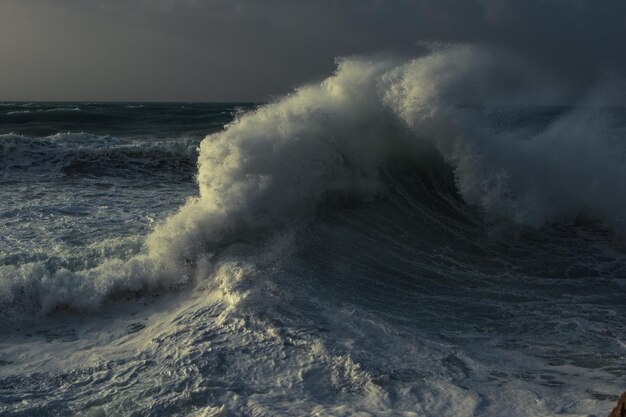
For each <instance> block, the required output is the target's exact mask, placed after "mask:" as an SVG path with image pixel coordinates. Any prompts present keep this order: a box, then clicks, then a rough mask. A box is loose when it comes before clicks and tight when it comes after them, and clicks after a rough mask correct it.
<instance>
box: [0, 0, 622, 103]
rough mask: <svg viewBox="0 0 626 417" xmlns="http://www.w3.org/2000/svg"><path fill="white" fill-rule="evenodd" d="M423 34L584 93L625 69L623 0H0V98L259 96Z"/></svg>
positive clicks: (412, 42) (408, 50) (410, 48)
mask: <svg viewBox="0 0 626 417" xmlns="http://www.w3.org/2000/svg"><path fill="white" fill-rule="evenodd" d="M418 41H444V42H466V43H480V44H486V45H495V46H498V47H504V48H507V49H511V50H513V51H515V52H516V53H518V54H521V55H523V56H526V57H527V58H528V59H529V60H530V61H533V62H535V63H536V64H537V65H539V66H543V67H545V68H546V69H547V71H549V72H551V73H553V74H555V75H556V76H557V77H560V78H563V79H565V81H566V83H568V84H569V85H571V86H572V87H575V88H576V89H578V90H581V91H582V90H584V89H585V88H587V87H589V86H591V85H593V84H594V83H597V82H598V80H600V79H601V78H602V77H606V74H609V73H610V74H612V76H613V77H619V76H621V75H622V74H624V73H625V72H626V71H625V68H626V59H625V58H624V52H623V51H624V47H625V46H626V2H623V1H618V0H602V1H598V0H593V1H591V0H569V1H567V0H559V1H557V0H537V1H513V0H473V1H472V0H468V1H461V0H413V1H408V0H208V1H200V0H153V1H148V0H130V1H129V0H81V1H79V0H57V1H55V2H50V1H43V0H19V1H17V0H2V2H0V52H1V56H2V65H1V67H0V99H24V100H31V99H81V100H95V99H100V100H116V99H118V100H133V99H134V100H263V99H266V98H268V97H271V96H273V95H276V94H281V93H284V92H286V91H289V90H290V89H291V88H293V87H294V86H296V85H298V84H300V83H302V82H305V81H308V80H314V79H318V78H321V77H323V76H324V75H326V74H328V73H329V72H331V71H332V70H333V68H334V58H335V57H337V56H343V55H350V54H362V53H381V52H386V53H390V52H391V53H395V54H415V53H417V51H418V50H419V48H417V47H416V45H417V44H418Z"/></svg>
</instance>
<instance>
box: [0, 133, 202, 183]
mask: <svg viewBox="0 0 626 417" xmlns="http://www.w3.org/2000/svg"><path fill="white" fill-rule="evenodd" d="M197 146H198V142H197V141H195V140H192V139H189V140H172V141H163V140H162V141H147V140H144V141H142V140H129V139H119V138H114V137H110V136H99V135H92V134H87V133H60V134H56V135H52V136H48V137H44V138H35V137H28V136H22V135H14V134H9V135H0V169H2V170H3V172H4V174H5V175H14V174H15V175H24V174H29V175H53V176H58V175H62V176H67V175H94V176H101V175H127V174H133V173H135V174H140V173H144V174H152V175H162V174H163V173H165V172H167V173H170V174H171V173H173V172H176V171H179V172H180V173H182V174H184V175H191V174H193V169H194V167H195V163H196V157H197V150H196V149H197Z"/></svg>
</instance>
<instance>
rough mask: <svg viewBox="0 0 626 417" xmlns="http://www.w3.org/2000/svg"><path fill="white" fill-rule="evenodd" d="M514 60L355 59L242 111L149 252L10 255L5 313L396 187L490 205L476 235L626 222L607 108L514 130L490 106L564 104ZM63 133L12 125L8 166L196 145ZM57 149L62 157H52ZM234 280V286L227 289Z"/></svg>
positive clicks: (184, 276) (173, 280)
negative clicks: (21, 259)
mask: <svg viewBox="0 0 626 417" xmlns="http://www.w3.org/2000/svg"><path fill="white" fill-rule="evenodd" d="M504 58H506V59H503V57H502V56H498V55H494V54H492V53H489V52H487V51H485V50H482V49H478V48H473V47H465V46H462V47H449V48H445V49H442V50H437V51H434V52H433V53H431V54H429V55H427V56H424V57H420V58H416V59H410V60H378V59H359V58H354V59H346V60H343V61H341V62H340V64H339V67H338V69H337V71H336V73H335V74H334V75H333V76H331V77H329V78H328V79H326V80H324V81H323V82H322V83H321V84H319V85H311V86H306V87H303V88H300V89H298V90H297V91H296V92H294V93H293V94H292V95H290V96H288V97H286V98H284V99H281V100H279V101H277V102H274V103H270V104H267V105H264V106H262V107H260V108H258V109H257V110H255V111H252V112H248V113H245V114H243V115H240V116H239V117H237V118H236V120H235V121H234V122H232V123H231V124H230V125H229V126H227V128H226V129H225V130H224V131H222V132H219V133H215V134H212V135H210V136H208V137H206V138H205V139H204V140H203V141H202V143H201V145H200V155H199V158H198V165H199V168H198V173H197V181H198V185H199V197H197V198H192V199H190V200H189V201H188V203H187V204H186V205H184V206H183V207H181V209H180V210H179V212H178V213H177V214H175V215H173V216H172V217H170V218H168V219H166V220H165V221H164V222H163V223H161V224H160V225H158V226H157V227H156V229H155V230H154V232H153V233H152V234H150V235H149V236H148V237H147V238H146V241H145V248H144V250H143V251H142V252H141V253H140V254H139V255H137V256H136V257H133V258H132V259H130V260H124V261H121V260H116V259H106V260H103V262H102V263H101V264H100V266H98V267H96V268H93V269H88V270H83V271H69V270H57V271H50V270H46V268H45V267H44V266H42V265H40V264H28V265H9V266H4V267H0V276H1V277H2V278H1V279H0V310H1V311H3V312H5V314H9V315H13V316H14V315H16V314H17V315H19V314H22V313H25V312H29V313H31V314H32V313H33V312H34V313H35V314H38V313H45V312H49V311H51V310H54V309H55V308H58V307H68V308H73V309H79V310H90V309H93V308H96V307H97V306H98V305H99V304H100V303H101V302H102V301H103V300H105V299H107V298H110V297H114V296H115V295H116V294H125V293H135V292H142V291H149V290H155V289H168V288H178V287H180V286H182V285H185V284H186V283H188V282H190V281H196V280H199V279H206V277H207V276H212V271H213V270H214V269H215V268H217V269H219V268H222V270H223V269H224V264H223V262H224V260H225V259H227V258H228V256H232V254H233V253H237V254H238V255H237V256H238V259H240V261H238V262H240V263H241V262H244V261H241V258H246V257H245V256H242V255H241V253H247V252H245V250H243V249H241V247H242V245H244V246H245V244H246V242H247V244H250V242H255V241H264V240H265V239H269V238H270V237H271V236H275V235H277V234H278V235H280V233H283V232H285V231H289V230H296V229H298V228H299V227H305V226H307V225H310V224H315V222H316V220H318V216H319V215H320V210H329V211H331V212H332V211H333V210H336V211H341V210H342V209H343V208H345V207H350V206H359V205H365V204H368V202H371V201H375V200H385V199H389V198H390V194H393V195H396V196H397V195H398V193H400V194H404V195H405V198H404V199H403V211H402V212H404V213H406V212H408V210H409V209H411V207H412V209H411V210H413V211H414V213H417V214H418V215H419V216H423V217H424V218H427V219H428V222H425V223H427V224H431V225H432V224H441V225H443V224H445V222H447V221H448V220H449V217H450V216H453V217H456V218H460V219H464V218H465V219H466V220H464V221H467V222H470V220H467V219H470V218H471V219H474V220H472V222H476V220H475V218H476V216H475V214H476V213H480V215H481V216H482V218H481V219H480V221H478V226H476V225H473V226H471V227H470V225H468V226H467V227H468V228H467V229H463V226H462V225H463V224H464V223H463V222H461V223H459V224H460V226H458V227H456V226H455V227H456V229H455V230H456V231H455V233H457V236H461V237H462V239H463V240H467V241H471V233H470V230H472V228H474V227H484V224H482V226H481V223H480V222H485V220H488V221H495V222H497V221H503V222H507V223H511V224H515V225H519V226H521V227H530V228H540V227H543V226H546V225H550V224H554V223H558V224H572V223H573V222H575V221H578V220H579V219H581V218H586V219H593V220H594V221H600V222H603V223H604V225H605V226H606V227H607V228H613V229H615V230H623V228H624V227H625V226H626V195H624V194H623V193H620V192H619V190H621V189H622V188H623V184H626V165H625V164H624V161H623V157H622V155H623V154H624V152H623V151H624V150H623V148H622V147H621V145H620V144H619V143H615V142H614V141H610V140H608V138H609V136H610V135H609V134H608V130H607V129H608V128H607V125H606V121H605V119H604V117H603V116H602V115H601V114H599V113H598V112H595V111H593V110H590V109H589V108H588V107H576V108H573V109H571V110H570V111H568V112H565V113H564V114H562V115H558V117H556V118H554V120H550V121H549V122H547V123H545V124H543V125H542V126H541V127H540V128H534V129H509V130H503V128H502V127H501V126H497V123H496V124H494V123H493V122H492V121H490V118H489V115H490V114H491V112H492V111H493V110H494V109H497V108H499V107H500V106H501V105H502V104H506V105H518V106H525V105H529V104H532V105H536V104H545V103H554V102H558V100H559V97H558V94H557V93H556V92H554V88H553V86H551V85H550V84H549V83H548V84H544V83H543V81H541V80H542V79H543V78H542V77H539V76H538V75H537V73H535V72H533V70H532V68H527V67H524V66H523V64H522V63H520V62H517V61H515V60H514V59H511V58H510V57H504ZM503 85H506V88H503ZM476 104H479V106H477V105H476ZM61 139H63V138H61V137H51V138H46V139H43V140H41V141H39V140H35V139H28V140H27V141H30V142H29V143H27V144H25V145H23V144H21V142H22V141H24V138H16V137H5V138H3V139H2V141H0V143H2V144H3V145H2V146H3V148H2V149H3V151H2V155H3V156H2V158H3V159H2V161H3V163H4V164H5V165H4V166H5V167H10V164H11V163H13V162H10V161H18V162H17V165H16V166H18V167H19V165H20V164H22V165H23V166H25V167H26V166H34V165H35V162H37V163H40V162H42V161H44V162H45V163H47V164H51V165H54V166H56V164H60V165H61V166H62V167H66V166H68V163H67V160H68V159H69V160H70V161H74V162H71V163H74V164H75V163H76V162H75V161H81V160H83V159H84V158H85V156H84V154H83V152H86V153H87V155H88V157H87V160H88V161H90V162H89V163H95V164H97V165H98V166H100V167H104V166H106V165H107V164H110V163H111V162H112V161H115V160H116V158H118V155H121V156H120V158H122V159H123V160H124V161H125V162H124V163H138V164H139V165H142V166H143V164H148V165H149V161H151V160H152V159H153V158H154V157H155V153H156V159H157V161H159V160H160V161H166V160H167V155H170V154H169V153H168V152H172V154H171V155H174V156H175V158H182V160H185V161H188V160H189V159H190V157H189V155H190V153H192V152H191V151H190V150H189V148H187V149H182V150H174V151H171V150H169V149H168V150H166V151H163V150H162V149H159V150H156V149H154V148H151V147H150V146H148V145H146V146H147V147H146V148H142V147H141V146H140V145H132V146H123V145H120V144H117V143H112V144H109V145H107V146H104V147H101V148H99V149H96V150H93V149H90V150H82V149H80V148H78V149H71V150H70V151H69V153H65V152H66V149H67V147H66V146H62V147H59V145H58V143H59V142H60V141H61ZM65 139H67V138H65ZM83 139H84V138H83ZM86 139H87V140H90V138H86ZM80 140H82V139H80ZM80 140H79V141H76V143H79V142H80ZM98 140H102V139H101V138H99V139H98ZM37 147H43V148H44V149H45V150H44V151H41V152H39V151H37V150H36V149H37ZM30 149H34V150H32V151H31V150H30ZM51 150H52V153H55V152H56V153H58V154H60V155H61V156H60V157H59V159H55V160H53V161H49V160H47V159H46V160H44V159H43V158H47V157H46V156H45V155H48V154H50V151H51ZM164 154H165V156H164ZM16 155H18V156H17V157H16ZM38 158H42V159H38ZM137 160H138V161H139V162H137ZM20 161H29V162H20ZM58 161H60V162H58ZM70 165H71V164H70ZM63 169H65V168H63ZM394 193H395V194H394ZM394 198H395V197H394ZM437 201H439V202H440V203H436V202H437ZM446 207H447V209H446ZM446 210H448V211H450V212H451V214H449V215H444V214H445V213H446ZM399 213H400V212H399ZM442 213H443V214H442ZM395 221H396V222H398V223H402V221H403V219H402V218H397V219H395ZM407 221H408V219H407ZM472 224H473V223H472ZM399 229H401V228H400V227H399ZM440 229H441V230H445V227H443V226H441V227H440ZM433 236H436V234H433ZM283 246H284V245H283ZM283 246H281V247H283ZM233 248H239V249H233ZM374 249H375V248H374ZM287 252H288V251H286V252H285V253H287ZM281 253H282V252H281ZM285 256H288V255H285ZM261 258H262V257H261V255H260V254H258V253H256V254H255V253H254V252H253V253H250V254H249V255H248V257H247V258H246V259H248V261H247V262H249V263H250V264H254V262H257V261H259V259H261ZM453 261H454V258H451V260H450V262H453ZM244 263H245V262H244ZM468 267H469V266H468V265H466V264H464V265H463V268H468ZM250 268H253V267H252V266H251V267H250ZM244 269H245V268H244ZM228 276H229V275H228V274H225V275H223V276H222V278H221V279H222V284H221V285H228V283H227V282H226V283H225V281H224V280H226V281H228V279H229V278H228ZM233 279H234V278H233ZM6 312H10V313H6Z"/></svg>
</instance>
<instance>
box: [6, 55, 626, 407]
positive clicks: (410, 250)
mask: <svg viewBox="0 0 626 417" xmlns="http://www.w3.org/2000/svg"><path fill="white" fill-rule="evenodd" d="M563 97H564V95H563V93H562V92H561V91H559V88H558V84H556V83H555V82H554V81H552V80H549V79H547V78H546V77H545V76H544V75H543V74H541V73H540V72H539V71H538V70H537V69H535V68H532V67H530V66H529V65H527V64H526V63H524V62H520V61H519V60H518V59H516V58H515V57H512V56H508V55H506V54H505V53H503V52H502V51H500V52H497V53H496V52H490V51H486V50H483V49H479V48H474V47H468V46H458V47H446V48H444V49H442V50H436V51H433V52H432V53H431V54H429V55H426V56H423V57H420V58H415V59H408V60H401V59H388V60H381V59H367V58H351V59H345V60H342V61H340V63H339V65H338V69H337V71H336V73H335V74H334V75H333V76H331V77H329V78H328V79H326V80H325V81H323V82H322V83H321V84H319V85H310V86H305V87H302V88H300V89H298V90H296V91H295V92H294V93H293V94H291V95H290V96H287V97H285V98H283V99H281V100H278V101H276V102H273V103H269V104H266V105H263V106H260V107H258V108H253V107H252V106H250V107H248V111H247V112H245V113H243V114H236V115H235V114H231V119H229V121H230V122H229V123H228V125H227V126H226V127H225V128H224V129H223V130H220V131H216V132H215V133H212V134H210V135H209V136H207V137H206V138H205V139H203V140H202V142H201V143H200V144H199V155H198V157H197V173H196V174H195V177H196V181H197V187H198V188H197V194H194V190H190V189H189V188H186V187H185V186H184V184H187V183H188V182H189V181H187V180H185V179H182V180H180V181H179V180H175V181H173V182H172V183H171V184H170V186H167V187H156V184H157V183H159V184H161V183H162V182H163V181H165V178H168V177H170V178H171V171H172V170H174V171H175V170H176V169H178V168H177V167H178V165H177V164H178V163H175V164H174V167H173V168H172V167H169V168H167V169H166V170H165V171H166V172H168V174H167V175H163V176H160V175H155V174H154V173H153V171H155V170H156V171H158V170H159V169H160V168H155V167H154V165H151V163H150V162H149V161H151V160H152V159H156V160H157V161H159V160H161V159H167V157H163V155H162V153H157V154H156V155H153V154H151V152H153V148H150V146H153V145H150V146H148V149H146V148H142V147H141V146H142V145H136V144H135V142H132V143H133V144H132V145H130V149H131V150H130V151H129V148H128V144H127V143H125V144H123V145H119V144H118V143H117V142H115V143H114V144H113V145H106V140H107V139H105V137H104V136H103V135H100V136H98V137H97V138H94V137H92V136H89V137H81V138H80V141H84V140H90V138H93V139H94V144H93V145H91V146H89V149H88V151H87V152H88V153H89V157H88V158H90V159H88V160H89V161H90V162H89V165H94V164H95V166H96V167H98V168H97V170H98V171H101V172H105V173H106V172H108V171H107V169H112V168H111V167H112V166H113V167H115V166H116V164H118V158H123V159H124V162H123V163H120V167H121V166H122V165H123V166H127V165H129V164H130V165H131V168H128V169H131V170H134V172H135V173H139V174H145V175H144V176H146V177H148V178H154V179H155V182H154V183H151V182H149V181H148V182H145V180H141V181H137V178H139V177H142V175H139V174H138V175H139V176H137V175H130V176H129V175H127V174H128V173H125V174H124V175H119V177H120V178H123V181H122V182H121V183H123V184H126V186H127V187H128V190H126V191H120V190H121V188H117V190H118V191H117V192H121V193H123V194H122V195H123V196H125V197H124V199H126V197H128V196H132V195H134V194H133V193H134V192H135V191H131V190H133V189H134V188H133V187H132V186H131V184H133V183H135V184H140V186H139V188H145V187H146V185H149V186H148V189H149V190H151V191H150V192H148V193H139V194H138V198H136V199H134V200H133V201H135V202H137V201H141V200H142V199H148V198H151V200H149V204H150V205H152V204H157V202H158V201H163V200H167V199H172V201H174V202H175V203H176V204H178V205H180V207H179V208H178V209H177V211H176V212H175V213H173V214H170V215H169V216H168V213H172V212H173V211H174V210H175V209H174V208H173V204H174V203H172V204H169V205H167V207H165V208H164V209H163V211H161V214H162V215H163V216H164V218H165V220H163V221H161V222H158V224H156V226H154V227H152V228H151V231H150V233H147V235H146V237H145V238H142V237H137V236H138V235H139V236H140V235H141V234H142V233H145V230H146V227H145V226H144V227H143V229H142V228H138V230H131V231H124V230H123V229H124V227H125V226H124V224H120V223H125V222H126V220H124V221H123V222H122V221H119V222H118V223H117V225H115V224H111V226H110V228H111V229H110V230H113V232H110V233H107V234H102V235H99V236H102V237H104V238H102V239H98V240H96V241H89V240H88V239H87V240H86V242H85V243H86V244H83V245H76V246H75V248H77V249H75V250H74V251H72V250H68V249H58V250H56V252H55V251H52V253H51V254H45V253H37V254H36V256H35V255H33V254H32V253H29V251H28V250H24V249H23V248H20V247H19V245H16V246H15V248H16V249H15V250H14V251H13V252H11V253H9V252H10V251H8V252H7V253H5V254H4V255H3V256H4V257H3V258H2V264H0V315H1V318H2V325H3V329H6V331H7V333H8V334H10V335H11V336H10V343H7V344H6V345H5V346H3V349H2V350H0V352H1V355H0V400H2V399H3V401H0V410H2V411H3V412H4V413H5V414H7V415H19V413H24V412H30V413H31V414H37V413H40V414H42V413H43V410H47V411H46V412H48V413H56V414H63V413H65V414H71V413H74V414H76V413H83V414H84V413H86V412H90V413H93V415H116V414H117V415H119V414H129V413H131V412H137V413H143V414H152V415H176V414H180V415H198V416H200V415H241V414H249V415H275V414H286V415H305V414H313V413H317V414H320V415H355V414H357V413H369V414H370V415H392V414H393V415H407V416H408V415H415V414H416V413H417V414H418V415H425V416H435V415H437V416H441V415H444V416H464V415H467V416H472V415H481V416H482V415H484V416H501V415H511V416H535V415H590V414H601V413H603V412H604V410H605V409H607V410H608V408H609V406H610V403H611V401H613V400H614V399H615V394H614V393H617V392H618V391H619V387H620V385H622V386H623V384H624V383H625V382H626V380H624V375H626V369H625V368H624V364H623V360H622V359H623V349H624V340H626V339H624V338H625V337H626V336H625V335H626V328H625V327H624V322H623V317H624V314H625V313H626V304H625V303H624V298H623V291H624V290H625V289H626V281H624V271H626V257H625V256H624V254H625V253H626V252H625V249H626V248H625V247H624V242H623V237H622V236H623V229H624V226H625V224H624V221H625V220H626V219H625V218H624V213H626V210H625V209H626V200H624V198H625V197H623V196H622V195H621V194H620V193H618V192H617V190H620V189H621V188H622V187H623V185H624V184H626V164H625V161H624V160H623V158H624V156H623V155H624V153H623V151H624V145H623V142H622V141H621V138H623V134H624V127H625V126H626V117H625V114H624V110H623V108H620V107H609V106H604V105H601V104H602V100H601V97H600V98H598V97H597V96H595V97H593V100H592V101H589V102H582V103H579V104H577V105H575V106H562V105H559V104H558V103H561V102H562V98H563ZM598 103H599V104H598ZM78 108H79V109H82V107H80V106H79V107H78ZM27 110H28V109H27ZM3 111H4V110H3ZM7 111H8V110H7ZM11 111H15V109H12V110H11ZM28 111H30V110H28ZM72 111H74V110H72ZM81 111H82V110H81ZM100 133H102V132H100ZM22 134H24V132H22ZM91 134H92V133H88V134H85V135H91ZM119 136H120V135H118V136H115V137H116V138H117V137H119ZM24 137H26V136H23V135H22V136H20V137H14V136H11V137H9V136H6V138H5V140H7V143H9V147H8V148H4V149H10V150H9V151H7V152H6V153H7V154H20V152H22V154H21V155H22V156H21V157H20V158H19V159H18V161H22V162H14V163H13V164H14V165H13V166H12V168H11V169H15V170H19V169H22V170H25V171H27V172H35V170H36V169H35V168H33V167H34V166H35V165H38V164H43V165H45V166H48V168H45V170H47V171H50V170H53V171H55V172H63V174H62V175H61V176H60V177H61V178H63V180H64V181H65V180H67V179H68V178H70V179H71V178H72V175H74V174H71V173H68V172H67V171H64V169H65V168H63V167H65V166H66V165H63V164H64V163H65V162H64V163H63V164H60V163H58V162H56V161H59V160H62V161H67V160H70V161H71V160H73V159H72V158H75V155H76V151H75V150H72V151H71V152H69V153H68V152H66V151H65V150H63V151H62V152H61V151H59V150H58V149H57V148H55V147H54V146H52V149H51V150H50V152H49V151H42V152H40V153H37V152H35V153H34V154H28V152H31V151H30V150H26V149H31V148H30V147H25V148H24V150H19V145H11V143H12V142H11V140H14V141H15V142H16V143H17V142H20V141H23V140H24V139H23V138H24ZM11 138H13V139H11ZM57 139H58V136H49V135H48V136H43V137H42V138H38V139H37V141H38V142H37V143H42V144H43V145H42V146H43V147H44V148H45V147H46V146H48V144H49V143H52V142H54V141H56V140H57ZM63 140H65V141H67V140H68V139H67V138H65V137H64V138H63ZM69 142H71V140H69ZM69 142H68V143H69ZM174 143H175V144H174ZM186 143H187V142H185V141H180V140H179V141H176V142H172V145H171V146H172V148H175V149H178V150H177V151H172V152H173V153H174V154H175V155H178V156H176V158H178V157H180V158H183V159H184V158H186V159H185V160H192V158H193V156H190V155H189V154H188V153H191V151H189V150H188V149H189V146H187V145H186ZM11 146H12V147H11ZM111 146H113V148H114V149H115V152H113V153H112V152H111ZM158 146H161V145H158ZM167 146H170V145H169V144H168V145H167ZM99 147H104V148H105V151H101V149H100V148H99ZM133 147H135V148H133ZM137 147H138V148H137ZM179 147H180V148H179ZM35 149H36V147H35ZM46 149H47V148H46ZM159 149H161V148H159ZM180 149H182V151H180ZM185 149H187V150H185ZM63 152H65V153H63ZM81 152H82V151H81ZM133 152H136V153H138V154H140V156H137V155H134V154H133ZM159 152H162V150H160V151H159ZM176 152H179V153H176ZM55 153H57V154H58V153H61V154H62V155H63V156H62V157H61V158H57V157H55V158H56V159H55V158H53V159H47V158H48V156H49V155H51V154H55ZM120 155H121V156H120ZM129 155H130V156H129ZM133 155H134V156H133ZM181 155H182V156H181ZM184 155H187V156H184ZM81 158H82V157H81ZM134 158H135V159H138V160H139V162H136V163H137V165H136V166H135V167H132V163H129V162H128V160H130V159H132V160H134ZM23 161H36V162H32V163H30V162H29V163H30V165H29V163H26V162H23ZM20 164H21V165H20ZM59 166H61V168H59ZM50 167H53V168H50ZM120 167H118V168H114V171H115V172H117V171H119V170H120V169H121V170H122V171H123V170H124V169H122V168H120ZM107 175H108V177H111V175H109V174H107ZM142 178H143V177H142ZM129 179H130V180H129ZM98 181H100V179H98ZM107 181H108V180H107ZM116 181H118V180H116ZM129 181H130V182H129ZM121 183H120V182H116V184H117V185H119V184H121ZM135 187H137V186H135ZM172 190H176V193H175V192H174V191H172ZM150 195H152V197H149V196H150ZM172 196H177V197H176V198H172ZM185 197H187V198H186V201H185V202H184V204H183V201H184V200H185ZM119 212H121V213H123V212H124V211H123V210H114V212H113V213H111V214H110V216H111V217H115V216H117V214H116V213H119ZM122 217H123V215H122ZM61 229H62V227H59V229H58V230H57V231H56V232H55V233H57V232H59V231H60V230H61ZM83 239H84V238H83ZM70 249H71V247H70ZM15 254H18V255H15ZM173 289H178V290H183V291H179V292H172V291H169V290H173ZM184 289H186V290H184ZM157 297H159V298H160V301H159V300H157ZM124 300H125V301H124ZM105 302H106V304H107V305H106V306H104V307H102V305H103V304H104V303H105ZM96 310H98V311H101V312H106V313H105V314H106V315H107V317H99V315H95V314H92V315H82V314H79V312H90V311H96ZM50 313H54V314H50ZM46 314H48V315H49V317H47V318H45V319H43V320H41V321H42V323H41V324H33V323H32V318H33V317H40V316H42V315H46ZM16 327H20V328H26V329H27V330H16V329H15V328H16ZM33 335H37V336H36V337H33ZM44 339H46V340H47V341H48V343H45V342H44ZM51 346H52V348H53V349H54V351H55V352H56V353H57V354H56V355H54V358H53V359H52V360H51V359H50V358H49V356H47V355H41V357H44V358H45V359H41V358H38V357H37V354H38V353H41V352H43V349H50V348H51ZM19 347H29V349H31V350H30V351H31V352H33V354H29V355H26V356H21V357H20V355H19V354H18V351H19V349H20V348H19ZM94 356H97V357H98V358H100V359H97V360H94V359H93V357H94ZM25 363H28V364H29V366H30V367H31V368H30V369H36V370H37V373H28V372H26V371H25V370H24V366H25ZM85 363H87V364H88V365H85ZM68 380H71V381H72V383H71V384H69V385H68V384H65V382H64V381H68ZM590 381H593V382H590ZM16 387H17V388H16ZM18 392H29V393H32V395H30V397H29V398H28V404H24V402H23V401H22V396H20V395H19V394H18ZM138 399H139V400H138ZM20 401H22V402H20ZM2 404H6V405H2Z"/></svg>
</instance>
